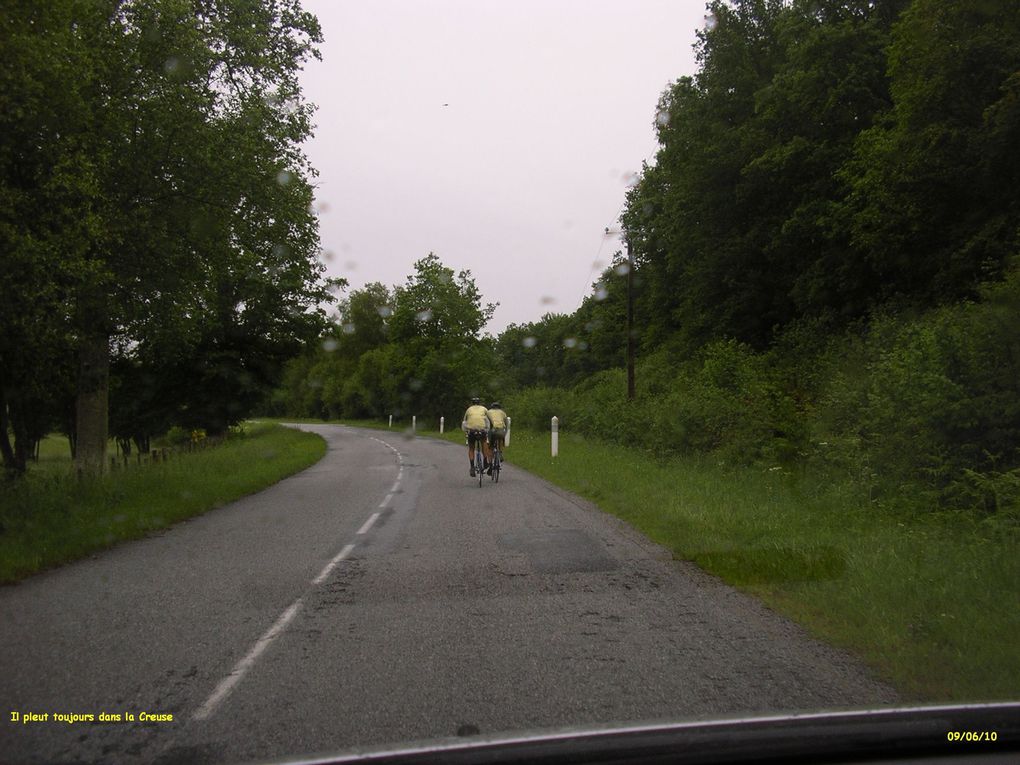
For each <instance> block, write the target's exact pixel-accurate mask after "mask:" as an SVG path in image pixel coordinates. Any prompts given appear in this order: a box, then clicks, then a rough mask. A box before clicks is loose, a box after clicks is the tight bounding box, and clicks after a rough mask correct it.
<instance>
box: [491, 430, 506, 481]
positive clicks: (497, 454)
mask: <svg viewBox="0 0 1020 765" xmlns="http://www.w3.org/2000/svg"><path fill="white" fill-rule="evenodd" d="M502 465H503V452H502V450H501V449H500V448H499V441H498V440H497V442H496V443H494V444H493V445H492V480H493V482H494V483H499V469H500V467H501V466H502Z"/></svg>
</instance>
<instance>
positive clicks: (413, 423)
mask: <svg viewBox="0 0 1020 765" xmlns="http://www.w3.org/2000/svg"><path fill="white" fill-rule="evenodd" d="M417 432H418V415H416V414H412V415H411V434H412V435H413V434H414V433H417Z"/></svg>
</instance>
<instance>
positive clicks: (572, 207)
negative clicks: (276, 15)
mask: <svg viewBox="0 0 1020 765" xmlns="http://www.w3.org/2000/svg"><path fill="white" fill-rule="evenodd" d="M303 5H304V7H305V8H306V9H307V10H309V11H311V12H312V13H314V14H315V15H316V16H318V18H319V21H320V23H321V24H322V30H323V35H324V37H325V42H324V43H323V45H322V47H321V51H322V58H323V60H322V61H321V62H318V61H312V62H309V63H308V64H307V66H306V69H305V72H304V76H303V84H304V91H305V96H306V98H307V99H308V100H309V101H311V102H313V103H315V104H316V105H317V106H318V111H317V113H316V118H315V123H316V125H317V127H316V131H315V138H314V139H313V140H312V141H310V142H309V143H308V144H307V145H306V152H307V153H308V156H309V157H310V159H311V161H312V164H313V165H314V166H315V167H316V168H318V170H319V172H320V175H319V177H318V179H317V186H318V189H317V194H316V197H317V203H318V206H319V210H320V222H321V235H322V246H323V248H324V249H325V250H326V251H327V262H328V265H329V270H330V274H331V275H335V276H344V277H346V278H347V279H349V280H350V282H351V288H352V289H356V288H358V287H361V286H363V285H364V284H366V283H368V282H373V281H378V282H382V283H384V284H386V285H387V286H391V287H392V286H393V285H395V284H403V283H404V282H405V281H406V278H407V276H408V275H409V274H411V272H412V271H413V265H414V262H415V261H416V260H418V259H420V258H422V257H424V256H425V255H427V254H428V253H429V252H435V253H436V254H437V255H438V256H439V257H440V259H441V260H442V261H443V263H445V264H446V265H447V266H449V267H451V268H453V269H454V270H457V271H460V270H462V269H469V270H470V271H471V273H472V275H473V276H474V278H475V282H476V284H477V285H478V287H479V289H480V290H481V291H482V294H483V295H484V297H485V300H486V302H492V303H497V302H498V303H499V304H500V305H499V308H498V309H497V311H496V314H495V317H494V319H493V320H492V322H490V324H489V326H488V331H489V332H491V333H492V334H498V333H499V332H500V331H502V330H503V329H504V328H505V327H506V326H507V325H508V324H511V323H522V322H528V321H534V320H537V319H539V318H540V317H541V316H542V315H543V314H544V313H547V312H550V311H553V312H557V313H571V312H573V311H574V310H575V309H576V308H577V307H578V305H579V304H580V302H581V299H582V298H583V297H584V296H586V295H587V294H588V293H589V292H590V285H591V283H592V282H593V281H594V280H595V279H596V278H597V276H598V274H599V272H600V271H601V268H602V267H604V266H605V265H606V263H608V261H609V260H610V259H611V257H612V255H613V252H615V251H616V250H617V249H619V248H620V246H621V245H620V242H619V240H618V239H616V238H611V239H608V240H607V239H606V238H605V237H604V234H603V231H604V229H605V228H606V227H607V226H609V227H615V226H617V217H618V215H619V212H620V209H621V206H622V205H623V202H624V194H625V192H626V189H627V183H628V180H629V179H630V178H631V177H632V174H633V173H634V172H635V171H638V170H640V168H641V163H642V162H643V161H645V160H647V159H649V158H651V157H653V155H654V152H655V150H656V141H655V133H654V130H653V123H654V121H655V111H656V103H657V101H658V98H659V95H660V94H661V93H662V91H663V89H664V88H665V87H666V86H667V85H668V84H669V83H670V82H672V81H674V80H676V79H677V78H678V77H680V76H683V75H688V74H693V73H694V71H695V61H694V52H693V49H692V46H693V44H694V42H695V32H696V30H697V29H698V28H700V27H702V26H704V21H705V3H704V2H703V0H503V1H502V2H495V1H489V0H417V1H416V0H356V1H355V0H304V3H303ZM596 261H599V264H598V265H595V262H596Z"/></svg>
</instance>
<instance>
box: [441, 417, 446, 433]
mask: <svg viewBox="0 0 1020 765" xmlns="http://www.w3.org/2000/svg"><path fill="white" fill-rule="evenodd" d="M445 425H446V418H445V417H440V418H439V435H443V428H444V426H445Z"/></svg>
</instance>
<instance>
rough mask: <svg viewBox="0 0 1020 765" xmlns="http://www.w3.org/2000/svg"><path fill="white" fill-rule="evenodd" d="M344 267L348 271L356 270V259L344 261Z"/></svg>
mask: <svg viewBox="0 0 1020 765" xmlns="http://www.w3.org/2000/svg"><path fill="white" fill-rule="evenodd" d="M344 268H346V269H347V270H348V271H357V270H358V263H357V261H354V260H348V261H347V262H346V263H344Z"/></svg>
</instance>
